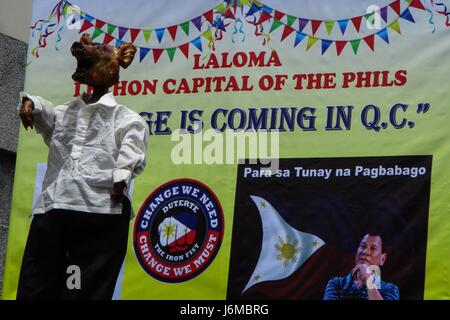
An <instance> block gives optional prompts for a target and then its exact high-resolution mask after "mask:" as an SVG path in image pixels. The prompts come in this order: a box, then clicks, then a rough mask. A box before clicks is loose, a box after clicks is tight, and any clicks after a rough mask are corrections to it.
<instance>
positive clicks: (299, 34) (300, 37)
mask: <svg viewBox="0 0 450 320" xmlns="http://www.w3.org/2000/svg"><path fill="white" fill-rule="evenodd" d="M305 36H306V34H304V33H302V32H297V33H296V35H295V44H294V48H295V47H296V46H297V45H298V44H299V43H300V42H302V40H303V39H304V38H305Z"/></svg>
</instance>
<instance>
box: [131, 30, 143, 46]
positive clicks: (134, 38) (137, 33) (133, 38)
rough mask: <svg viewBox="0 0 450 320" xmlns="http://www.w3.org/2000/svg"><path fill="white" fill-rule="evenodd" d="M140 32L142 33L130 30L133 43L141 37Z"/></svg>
mask: <svg viewBox="0 0 450 320" xmlns="http://www.w3.org/2000/svg"><path fill="white" fill-rule="evenodd" d="M139 32H141V30H140V29H130V34H131V42H132V43H134V40H136V38H137V36H138V35H139Z"/></svg>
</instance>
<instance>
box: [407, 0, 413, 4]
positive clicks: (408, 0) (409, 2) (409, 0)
mask: <svg viewBox="0 0 450 320" xmlns="http://www.w3.org/2000/svg"><path fill="white" fill-rule="evenodd" d="M412 1H413V0H405V2H406V3H407V4H411V2H412Z"/></svg>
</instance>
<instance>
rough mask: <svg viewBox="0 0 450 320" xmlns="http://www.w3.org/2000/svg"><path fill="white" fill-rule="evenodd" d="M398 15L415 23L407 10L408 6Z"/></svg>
mask: <svg viewBox="0 0 450 320" xmlns="http://www.w3.org/2000/svg"><path fill="white" fill-rule="evenodd" d="M400 17H401V18H403V19H405V20H408V21H411V22H412V23H416V22H415V21H414V18H413V16H412V15H411V12H409V9H408V8H406V10H405V11H403V13H402V14H401V15H400Z"/></svg>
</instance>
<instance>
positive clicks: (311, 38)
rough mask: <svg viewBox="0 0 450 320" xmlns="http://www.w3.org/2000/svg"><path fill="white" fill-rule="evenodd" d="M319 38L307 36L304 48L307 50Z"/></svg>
mask: <svg viewBox="0 0 450 320" xmlns="http://www.w3.org/2000/svg"><path fill="white" fill-rule="evenodd" d="M317 40H319V39H318V38H316V37H311V36H308V44H307V45H306V50H309V49H311V48H312V46H313V45H314V44H315V43H316V42H317Z"/></svg>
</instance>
